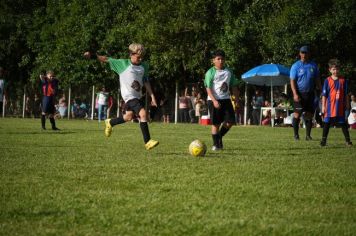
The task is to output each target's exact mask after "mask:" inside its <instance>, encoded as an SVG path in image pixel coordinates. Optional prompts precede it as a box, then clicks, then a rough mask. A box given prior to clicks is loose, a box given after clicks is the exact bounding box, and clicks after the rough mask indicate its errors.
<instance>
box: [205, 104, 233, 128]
mask: <svg viewBox="0 0 356 236" xmlns="http://www.w3.org/2000/svg"><path fill="white" fill-rule="evenodd" d="M218 101H219V103H220V108H219V109H216V108H215V107H214V104H213V102H212V101H211V100H208V109H209V113H210V119H211V123H212V124H213V125H220V124H221V123H223V122H227V123H230V124H235V112H234V108H233V107H232V102H231V100H230V99H224V100H218Z"/></svg>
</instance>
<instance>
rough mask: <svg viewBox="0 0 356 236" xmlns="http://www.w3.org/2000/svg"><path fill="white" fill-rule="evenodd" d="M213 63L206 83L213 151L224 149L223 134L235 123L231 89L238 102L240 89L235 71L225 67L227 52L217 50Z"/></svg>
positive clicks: (206, 77) (206, 75) (207, 73)
mask: <svg viewBox="0 0 356 236" xmlns="http://www.w3.org/2000/svg"><path fill="white" fill-rule="evenodd" d="M213 64H214V66H213V67H211V68H210V69H209V70H208V71H207V72H206V73H205V80H204V84H205V87H206V92H207V94H208V109H209V113H210V118H211V122H212V126H211V135H212V138H213V147H212V150H213V151H217V150H222V149H223V142H222V138H223V136H224V135H225V134H226V133H227V132H228V131H229V130H230V128H231V126H232V125H233V124H235V112H234V109H233V106H232V102H231V100H230V89H231V90H232V92H233V95H234V97H235V101H234V102H235V104H238V101H237V98H238V97H239V90H238V89H237V80H236V77H235V76H234V75H233V73H232V72H231V71H230V70H229V69H228V68H226V67H225V52H224V51H223V50H217V51H215V52H214V54H213Z"/></svg>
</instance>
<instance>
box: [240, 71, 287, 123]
mask: <svg viewBox="0 0 356 236" xmlns="http://www.w3.org/2000/svg"><path fill="white" fill-rule="evenodd" d="M241 78H242V80H243V81H245V82H246V89H245V117H244V121H245V124H246V117H247V84H253V85H259V86H264V85H265V86H271V109H272V108H273V86H283V85H286V84H288V83H289V68H288V67H286V66H283V65H280V64H263V65H260V66H257V67H254V68H252V69H251V70H249V71H247V72H246V73H244V74H242V76H241ZM272 126H273V122H272Z"/></svg>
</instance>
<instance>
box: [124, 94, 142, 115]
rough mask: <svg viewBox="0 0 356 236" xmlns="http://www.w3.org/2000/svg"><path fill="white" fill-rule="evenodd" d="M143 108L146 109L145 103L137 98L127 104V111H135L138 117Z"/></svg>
mask: <svg viewBox="0 0 356 236" xmlns="http://www.w3.org/2000/svg"><path fill="white" fill-rule="evenodd" d="M142 108H145V106H144V104H143V101H142V100H140V99H137V98H134V99H131V100H129V101H127V102H126V103H125V111H133V112H134V113H135V115H138V114H139V113H140V111H141V109H142Z"/></svg>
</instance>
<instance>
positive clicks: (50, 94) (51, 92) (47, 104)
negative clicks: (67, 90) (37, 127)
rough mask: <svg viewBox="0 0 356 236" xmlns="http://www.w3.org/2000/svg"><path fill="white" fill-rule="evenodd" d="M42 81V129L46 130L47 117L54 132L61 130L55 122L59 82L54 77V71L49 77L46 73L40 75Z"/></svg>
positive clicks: (48, 73) (49, 73)
mask: <svg viewBox="0 0 356 236" xmlns="http://www.w3.org/2000/svg"><path fill="white" fill-rule="evenodd" d="M40 79H41V88H42V94H43V97H42V105H41V107H42V116H41V124H42V129H43V130H45V129H46V115H48V117H49V121H50V122H51V125H52V129H53V130H59V129H58V128H57V127H56V122H55V120H54V113H55V112H56V108H55V106H54V105H55V104H54V103H55V97H56V95H57V93H58V84H59V82H58V80H57V79H56V78H55V76H54V72H53V71H48V72H47V75H45V74H44V73H43V74H41V75H40Z"/></svg>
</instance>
